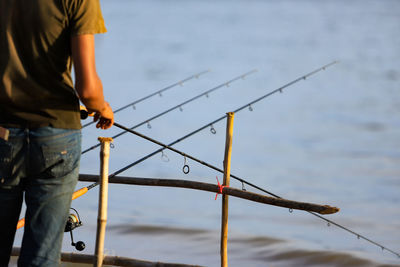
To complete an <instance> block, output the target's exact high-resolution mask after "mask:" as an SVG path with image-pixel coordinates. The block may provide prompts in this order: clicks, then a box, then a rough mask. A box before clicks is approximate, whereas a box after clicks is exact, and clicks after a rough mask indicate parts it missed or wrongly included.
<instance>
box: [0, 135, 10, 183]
mask: <svg viewBox="0 0 400 267" xmlns="http://www.w3.org/2000/svg"><path fill="white" fill-rule="evenodd" d="M12 152H13V150H12V145H11V144H10V143H7V142H5V141H2V140H0V187H5V186H9V185H12V179H11V174H12V168H13V167H12Z"/></svg>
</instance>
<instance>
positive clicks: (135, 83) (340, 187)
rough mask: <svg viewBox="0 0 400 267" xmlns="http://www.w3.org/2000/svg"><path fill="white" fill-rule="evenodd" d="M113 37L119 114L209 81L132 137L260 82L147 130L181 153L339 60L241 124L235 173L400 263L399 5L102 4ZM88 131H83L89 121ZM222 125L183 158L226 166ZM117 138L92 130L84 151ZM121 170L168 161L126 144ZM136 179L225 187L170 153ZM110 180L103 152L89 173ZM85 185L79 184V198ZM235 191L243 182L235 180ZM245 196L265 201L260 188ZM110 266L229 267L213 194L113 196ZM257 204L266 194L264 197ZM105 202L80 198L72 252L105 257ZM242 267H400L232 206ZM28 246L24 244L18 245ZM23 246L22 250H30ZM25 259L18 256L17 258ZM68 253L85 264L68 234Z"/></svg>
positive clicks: (315, 229)
mask: <svg viewBox="0 0 400 267" xmlns="http://www.w3.org/2000/svg"><path fill="white" fill-rule="evenodd" d="M101 4H102V10H103V16H104V19H105V21H106V25H107V29H108V33H107V34H105V35H99V36H97V37H96V56H97V66H98V72H99V74H100V76H101V78H102V81H103V84H104V88H105V95H106V98H107V100H108V101H109V102H110V104H111V106H112V107H113V108H114V109H117V108H119V107H121V106H123V105H125V104H128V103H130V102H133V101H134V100H136V99H139V98H140V97H143V96H146V95H148V94H150V93H152V92H154V91H157V90H159V89H162V88H164V87H167V86H168V85H171V84H174V83H176V82H178V81H180V80H182V79H184V78H186V77H189V76H191V75H193V74H196V73H198V72H201V71H204V70H210V72H209V73H207V74H204V75H201V76H200V77H199V78H198V79H192V80H190V81H187V82H185V83H184V84H183V86H176V87H174V88H172V89H170V90H169V91H167V92H165V93H163V94H162V96H155V97H153V98H151V99H149V100H147V101H144V102H142V103H140V104H137V105H136V106H135V109H133V108H128V109H127V110H124V111H121V112H120V113H117V114H116V121H117V122H119V123H120V124H123V125H125V126H129V127H131V126H134V125H136V124H138V123H140V122H143V121H146V120H148V118H150V117H152V116H154V115H156V114H158V113H160V112H162V111H164V110H166V109H168V108H170V107H173V106H175V105H178V104H180V103H182V102H183V101H185V100H187V99H189V98H191V97H193V96H195V95H198V94H200V93H202V92H204V91H206V90H208V89H211V88H213V87H215V86H218V85H220V84H224V83H226V82H227V81H229V80H231V79H233V78H235V77H237V76H240V75H242V74H244V73H246V72H248V71H250V70H253V69H257V70H258V71H257V72H256V73H254V74H251V75H249V76H247V77H246V78H245V79H239V80H237V81H235V82H232V83H231V84H230V85H229V87H227V86H224V87H222V88H221V89H219V90H218V91H215V92H213V93H210V94H209V97H202V98H200V99H198V100H196V101H193V102H191V103H190V104H188V105H184V106H182V111H180V110H179V109H177V110H174V111H172V112H170V113H168V114H166V115H165V116H162V117H160V118H158V119H156V120H154V121H152V122H150V124H151V128H149V127H147V125H143V126H141V127H139V128H138V129H136V130H137V131H139V132H141V133H143V134H145V135H148V136H150V137H152V138H155V139H157V140H159V141H161V142H164V143H170V142H172V141H174V140H176V139H178V138H179V137H182V136H184V135H186V134H187V133H189V132H192V131H194V130H196V129H198V128H200V127H201V126H203V125H206V124H207V123H210V122H211V121H213V120H215V119H217V118H219V117H221V116H223V115H225V113H226V112H228V111H232V110H235V109H237V108H238V107H241V106H243V105H245V104H247V103H249V102H251V101H252V100H254V99H256V98H258V97H260V96H262V95H264V94H266V93H268V92H269V91H272V90H274V89H277V88H279V87H280V86H282V85H284V84H286V83H288V82H290V81H292V80H294V79H296V78H298V77H301V76H302V75H304V74H306V73H309V72H310V71H312V70H314V69H317V68H319V67H321V66H323V65H325V64H328V63H330V62H332V61H334V60H337V61H339V63H338V64H335V65H333V66H331V67H330V68H327V69H326V70H325V71H322V72H319V73H317V74H315V75H314V76H312V77H310V78H308V79H306V80H304V81H300V82H298V83H296V84H294V85H292V86H290V87H288V88H287V89H285V90H284V91H283V94H275V95H272V96H270V97H268V98H266V99H264V100H262V101H260V102H259V103H257V104H254V105H252V111H250V110H249V109H244V110H242V111H240V112H238V113H236V115H235V122H234V135H233V148H232V166H231V173H232V174H234V175H236V176H239V177H241V178H244V179H246V180H248V181H250V182H252V183H254V184H256V185H258V186H260V187H262V188H265V189H267V190H268V191H271V192H273V193H275V194H277V195H280V196H282V197H284V198H288V199H293V200H298V201H305V202H314V203H320V204H329V205H332V206H337V207H339V208H340V209H341V210H340V212H339V213H337V214H334V215H329V216H327V218H329V219H331V220H333V221H335V222H337V223H339V224H340V225H343V226H345V227H349V228H350V229H352V230H353V231H356V232H357V233H359V234H362V235H365V236H366V237H368V238H370V239H372V240H374V241H376V242H378V243H379V244H382V245H384V246H385V247H387V248H390V249H392V250H394V251H395V252H397V253H399V252H400V242H399V240H400V231H399V229H400V209H399V207H398V205H399V202H400V193H399V192H400V139H399V136H400V86H399V85H400V63H399V62H400V50H399V47H400V34H399V29H400V27H399V26H400V1H397V0H358V1H357V0H355V1H342V0H335V1H333V0H326V1H317V0H302V1H295V0H282V1H261V0H258V1H257V0H230V1H228V0H219V1H212V0H201V1H200V0H197V1H195V0H185V1H183V0H168V1H166V0H158V1H157V0H101ZM83 123H85V122H83ZM225 127H226V122H225V120H224V121H222V122H219V123H217V124H215V125H214V128H215V130H216V132H217V133H216V134H212V133H210V131H209V130H208V129H206V130H204V131H201V132H200V133H198V134H196V135H194V136H192V137H190V138H188V139H186V140H185V141H182V142H180V143H179V144H177V145H176V146H175V147H176V148H178V149H180V150H182V151H184V152H186V153H188V154H191V155H193V156H195V157H198V158H200V159H202V160H204V161H207V162H209V163H211V164H213V165H215V166H217V167H220V168H222V167H223V165H222V161H223V156H224V147H225ZM118 132H120V130H119V129H117V128H116V127H114V128H113V129H110V130H107V131H99V130H96V129H95V128H94V126H91V127H87V128H85V129H83V131H82V133H83V138H84V142H83V149H86V148H88V147H90V146H92V145H95V144H96V143H97V137H98V136H113V135H114V134H116V133H118ZM114 146H115V147H114V149H112V150H111V159H110V172H115V171H117V170H118V169H120V168H122V167H124V166H126V165H128V164H130V163H132V162H134V161H136V160H137V159H139V158H141V157H143V156H145V155H147V154H149V153H151V152H153V151H154V150H156V149H158V147H157V146H156V145H154V144H151V143H149V142H148V141H146V140H142V139H140V138H138V137H136V136H134V135H131V134H125V135H123V136H121V137H118V138H116V139H115V140H114ZM165 155H166V156H167V157H168V159H169V160H168V162H167V161H166V160H165V158H164V160H163V158H162V155H161V153H159V154H157V155H156V156H154V157H152V158H150V159H148V160H146V161H144V162H143V163H140V164H138V165H136V166H134V167H133V168H131V169H129V170H127V171H125V172H124V173H122V174H121V175H124V176H135V177H154V178H174V179H188V180H194V181H201V182H208V183H216V178H215V177H216V176H218V177H219V179H220V181H221V180H222V174H220V173H216V172H215V171H213V170H211V169H208V168H206V167H204V166H201V165H199V164H197V163H195V162H192V161H191V160H188V162H187V163H188V164H189V166H190V173H189V174H187V175H185V174H183V173H182V166H183V165H184V162H185V160H184V158H183V157H182V156H179V155H176V154H174V153H173V152H169V151H165ZM98 172H99V153H98V149H97V150H94V151H91V152H88V153H86V154H84V155H83V156H82V161H81V173H91V174H97V173H98ZM86 185H88V184H87V183H79V185H78V188H80V187H83V186H86ZM231 186H232V187H236V188H241V187H242V185H241V183H238V182H236V181H234V180H231ZM246 189H247V190H251V191H254V192H257V191H256V190H255V189H253V188H251V187H247V186H246ZM109 190H110V193H109V214H108V215H109V218H108V222H107V235H106V245H105V246H106V252H107V254H108V255H118V256H127V257H133V258H138V259H145V260H151V261H164V262H178V263H187V264H200V265H206V266H218V265H219V231H220V216H221V204H220V199H221V198H220V197H219V198H218V201H215V200H214V197H215V195H214V194H210V193H206V192H200V191H194V190H188V189H171V188H160V187H139V186H127V185H110V188H109ZM258 193H259V192H258ZM97 203H98V188H96V189H93V190H91V191H90V192H89V193H87V194H86V195H85V196H83V197H81V198H79V199H77V200H75V201H74V202H73V207H74V208H75V209H77V210H78V211H79V214H80V216H81V219H82V220H83V223H84V226H83V227H81V228H78V229H77V230H76V231H74V239H75V241H77V240H83V241H85V242H86V245H87V248H86V250H85V251H84V252H85V253H93V251H94V241H95V232H96V222H97ZM229 208H230V211H229V241H228V242H229V243H228V249H229V264H230V266H400V258H399V257H398V256H396V255H393V254H391V253H390V252H388V251H387V250H382V249H381V248H380V247H378V246H375V245H372V244H371V243H368V242H366V241H364V240H359V239H357V236H354V235H351V234H349V233H348V232H345V231H343V230H342V229H339V228H338V227H335V226H333V225H330V226H329V225H327V223H326V222H325V221H323V220H321V219H319V218H316V217H315V216H312V215H310V214H308V213H306V212H301V211H294V212H293V213H290V212H289V211H288V210H287V209H283V208H278V207H273V206H267V205H261V204H257V203H252V202H248V201H245V200H241V199H235V198H230V206H229ZM17 235H18V236H17V238H19V239H20V238H21V235H22V232H21V231H19V232H18V234H17ZM17 242H19V241H17ZM16 245H18V244H16ZM63 250H64V251H74V248H73V247H71V246H70V238H69V236H68V235H66V236H65V238H64V248H63Z"/></svg>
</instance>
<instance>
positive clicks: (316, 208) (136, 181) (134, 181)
mask: <svg viewBox="0 0 400 267" xmlns="http://www.w3.org/2000/svg"><path fill="white" fill-rule="evenodd" d="M98 179H99V176H98V175H93V174H80V175H79V181H82V182H97V181H98ZM109 183H114V184H131V185H143V186H164V187H179V188H188V189H195V190H202V191H208V192H213V193H218V192H219V187H218V185H216V184H209V183H203V182H196V181H188V180H181V179H179V180H178V179H159V178H141V177H127V176H114V177H110V179H109ZM223 193H224V194H227V195H230V196H234V197H238V198H243V199H247V200H250V201H254V202H259V203H263V204H268V205H273V206H279V207H283V208H288V209H294V210H305V211H312V212H316V213H319V214H333V213H336V212H338V211H339V208H336V207H331V206H328V205H320V204H313V203H307V202H298V201H293V200H287V199H284V198H275V197H269V196H265V195H260V194H256V193H253V192H250V191H243V190H242V189H236V188H233V187H224V188H223Z"/></svg>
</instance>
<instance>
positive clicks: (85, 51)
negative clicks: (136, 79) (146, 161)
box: [71, 34, 114, 129]
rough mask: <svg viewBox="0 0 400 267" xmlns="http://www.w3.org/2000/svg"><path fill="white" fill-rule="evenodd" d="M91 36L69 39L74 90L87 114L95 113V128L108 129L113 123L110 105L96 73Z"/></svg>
mask: <svg viewBox="0 0 400 267" xmlns="http://www.w3.org/2000/svg"><path fill="white" fill-rule="evenodd" d="M94 47H95V46H94V36H93V34H82V35H75V36H72V37H71V49H72V60H73V62H74V70H75V90H76V91H77V93H78V95H79V98H80V100H81V101H82V103H83V104H84V105H85V106H86V108H87V109H88V111H89V112H95V116H94V120H95V121H97V120H99V122H98V123H97V125H96V127H97V128H102V129H108V128H110V127H111V126H112V125H113V123H114V114H113V112H112V109H111V107H110V105H109V104H108V103H107V102H106V101H104V95H103V84H102V83H101V80H100V78H99V76H98V75H97V71H96V63H95V51H94V49H95V48H94Z"/></svg>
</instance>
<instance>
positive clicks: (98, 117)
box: [93, 102, 114, 130]
mask: <svg viewBox="0 0 400 267" xmlns="http://www.w3.org/2000/svg"><path fill="white" fill-rule="evenodd" d="M104 103H105V105H104V108H103V109H102V110H101V111H100V112H95V114H94V118H93V121H94V122H96V121H98V122H97V124H96V128H101V129H103V130H105V129H108V128H110V127H111V126H112V125H113V124H114V113H113V111H112V109H111V107H110V105H109V104H108V102H104Z"/></svg>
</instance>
